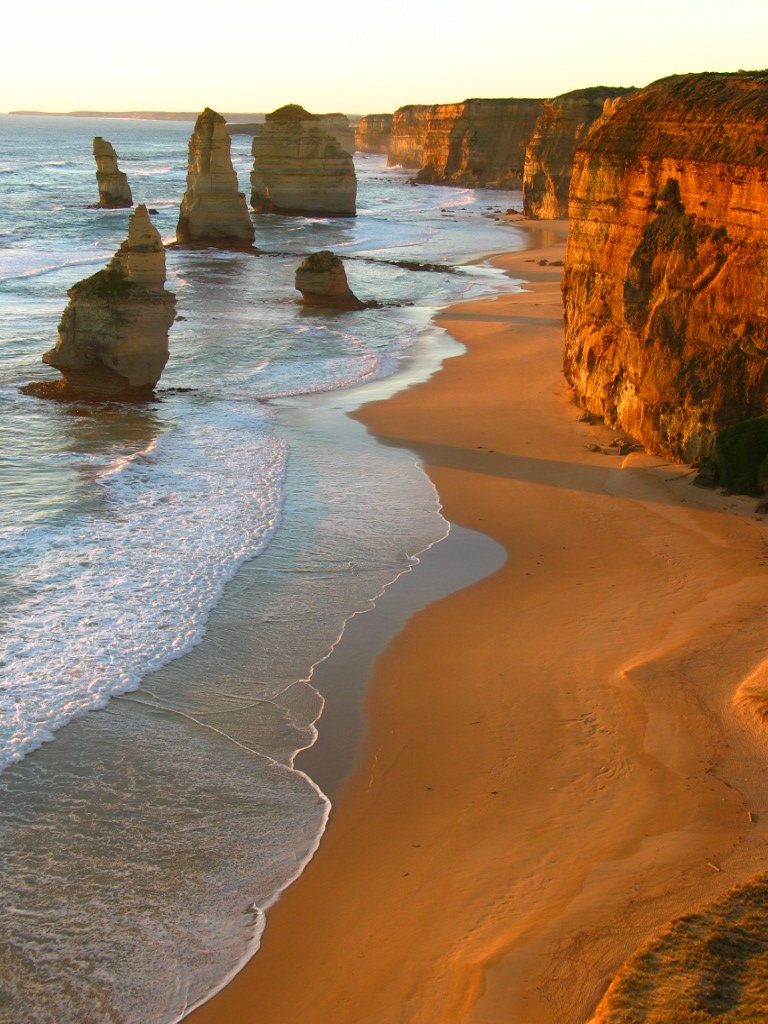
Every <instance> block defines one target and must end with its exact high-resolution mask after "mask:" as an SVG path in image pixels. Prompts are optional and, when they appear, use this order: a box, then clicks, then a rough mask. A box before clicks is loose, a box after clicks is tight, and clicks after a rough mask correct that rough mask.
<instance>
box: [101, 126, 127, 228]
mask: <svg viewBox="0 0 768 1024" xmlns="http://www.w3.org/2000/svg"><path fill="white" fill-rule="evenodd" d="M93 155H94V157H95V158H96V183H97V185H98V186H99V202H98V205H99V206H100V207H102V208H103V209H106V210H120V209H125V208H127V207H131V206H133V196H132V195H131V186H130V185H129V184H128V178H127V176H126V175H125V174H124V173H123V171H121V170H120V168H119V167H118V166H117V153H116V152H115V150H114V147H113V146H112V144H111V143H110V142H107V140H106V139H102V138H101V136H100V135H96V136H95V137H94V140H93Z"/></svg>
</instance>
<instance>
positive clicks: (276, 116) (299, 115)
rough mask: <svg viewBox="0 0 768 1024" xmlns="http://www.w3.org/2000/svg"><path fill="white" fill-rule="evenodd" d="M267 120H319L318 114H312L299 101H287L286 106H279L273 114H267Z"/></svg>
mask: <svg viewBox="0 0 768 1024" xmlns="http://www.w3.org/2000/svg"><path fill="white" fill-rule="evenodd" d="M266 120H267V121H319V120H320V118H319V117H318V115H317V114H310V112H309V111H308V110H305V109H304V107H302V106H300V105H299V104H298V103H286V105H285V106H284V107H278V108H277V110H273V111H272V113H271V114H267V117H266Z"/></svg>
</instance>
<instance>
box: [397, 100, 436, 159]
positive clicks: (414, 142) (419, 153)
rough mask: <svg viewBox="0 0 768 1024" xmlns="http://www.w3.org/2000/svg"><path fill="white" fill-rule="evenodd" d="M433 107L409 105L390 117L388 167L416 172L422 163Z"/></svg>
mask: <svg viewBox="0 0 768 1024" xmlns="http://www.w3.org/2000/svg"><path fill="white" fill-rule="evenodd" d="M434 109H435V108H434V107H426V106H423V105H420V104H415V103H412V104H409V105H408V106H407V107H400V108H399V109H397V110H396V111H395V112H394V114H393V115H392V132H391V136H390V141H389V157H388V158H387V166H388V167H407V168H408V169H409V170H418V168H420V167H421V166H422V165H423V163H424V140H425V138H426V136H427V126H428V123H429V112H430V111H431V110H434Z"/></svg>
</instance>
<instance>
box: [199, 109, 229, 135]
mask: <svg viewBox="0 0 768 1024" xmlns="http://www.w3.org/2000/svg"><path fill="white" fill-rule="evenodd" d="M209 122H210V123H211V124H217V123H219V122H220V123H221V124H225V123H226V122H225V121H224V118H223V117H222V115H221V114H217V113H216V111H215V110H211V108H210V107H206V108H205V110H204V111H203V112H202V114H200V116H199V117H198V119H197V120H196V121H195V131H197V130H198V128H200V127H201V126H202V125H203V124H207V123H209Z"/></svg>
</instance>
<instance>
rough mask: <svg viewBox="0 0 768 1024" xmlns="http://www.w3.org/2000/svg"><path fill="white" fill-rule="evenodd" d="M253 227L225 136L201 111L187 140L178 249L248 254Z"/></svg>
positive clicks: (222, 126) (217, 118) (218, 120)
mask: <svg viewBox="0 0 768 1024" xmlns="http://www.w3.org/2000/svg"><path fill="white" fill-rule="evenodd" d="M253 239H254V231H253V223H252V221H251V217H250V214H249V213H248V206H247V204H246V202H245V196H244V194H243V193H242V192H238V190H237V174H236V173H235V170H234V168H233V167H232V158H231V156H230V140H229V133H228V132H227V126H226V123H225V121H224V118H223V117H222V116H221V114H217V113H216V111H215V110H211V109H210V107H206V108H205V110H204V111H203V112H202V114H201V115H200V116H199V117H198V119H197V121H196V122H195V129H194V131H193V132H192V136H191V137H190V140H189V165H188V170H187V191H186V192H185V193H184V198H183V200H182V202H181V210H180V211H179V223H178V224H177V226H176V241H177V243H178V244H179V245H194V246H209V245H210V246H216V247H217V248H220V249H252V248H253Z"/></svg>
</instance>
